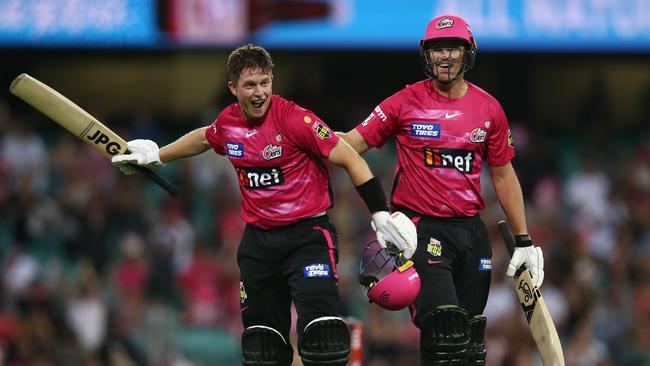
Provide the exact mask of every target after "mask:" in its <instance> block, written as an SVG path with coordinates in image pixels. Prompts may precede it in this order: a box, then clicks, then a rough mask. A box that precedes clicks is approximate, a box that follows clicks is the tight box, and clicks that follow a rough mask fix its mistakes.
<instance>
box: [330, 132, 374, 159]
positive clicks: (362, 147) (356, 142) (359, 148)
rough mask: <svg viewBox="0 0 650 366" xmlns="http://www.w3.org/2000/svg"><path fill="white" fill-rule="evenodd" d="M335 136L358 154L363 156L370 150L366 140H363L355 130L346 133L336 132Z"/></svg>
mask: <svg viewBox="0 0 650 366" xmlns="http://www.w3.org/2000/svg"><path fill="white" fill-rule="evenodd" d="M336 134H337V135H339V136H340V137H341V138H342V139H343V140H345V142H347V143H348V144H349V145H350V146H352V148H353V149H354V150H355V151H356V152H358V153H359V154H363V153H364V152H366V151H368V150H369V149H370V145H368V143H367V142H366V139H364V138H363V136H361V134H360V133H359V131H357V130H356V129H353V130H350V131H348V132H337V133H336Z"/></svg>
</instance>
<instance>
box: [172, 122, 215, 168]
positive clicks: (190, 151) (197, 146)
mask: <svg viewBox="0 0 650 366" xmlns="http://www.w3.org/2000/svg"><path fill="white" fill-rule="evenodd" d="M206 128H207V127H201V128H197V129H196V130H194V131H192V132H188V133H187V134H185V135H183V136H182V137H181V138H179V139H178V140H176V141H174V142H172V143H171V144H169V145H167V146H165V147H163V148H162V149H160V161H162V162H163V163H168V162H171V161H174V160H178V159H183V158H188V157H191V156H194V155H198V154H201V153H204V152H205V151H207V150H208V149H210V143H209V142H208V140H207V138H206V137H205V129H206Z"/></svg>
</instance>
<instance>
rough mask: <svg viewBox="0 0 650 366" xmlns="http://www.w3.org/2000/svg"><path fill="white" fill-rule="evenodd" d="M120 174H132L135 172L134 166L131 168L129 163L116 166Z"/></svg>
mask: <svg viewBox="0 0 650 366" xmlns="http://www.w3.org/2000/svg"><path fill="white" fill-rule="evenodd" d="M118 168H119V169H120V171H121V172H122V174H124V175H133V174H135V168H133V167H132V166H131V165H130V164H120V165H119V166H118Z"/></svg>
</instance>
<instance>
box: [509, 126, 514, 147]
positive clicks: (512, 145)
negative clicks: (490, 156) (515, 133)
mask: <svg viewBox="0 0 650 366" xmlns="http://www.w3.org/2000/svg"><path fill="white" fill-rule="evenodd" d="M508 146H510V147H511V148H513V149H514V148H515V140H514V139H513V138H512V132H510V129H508Z"/></svg>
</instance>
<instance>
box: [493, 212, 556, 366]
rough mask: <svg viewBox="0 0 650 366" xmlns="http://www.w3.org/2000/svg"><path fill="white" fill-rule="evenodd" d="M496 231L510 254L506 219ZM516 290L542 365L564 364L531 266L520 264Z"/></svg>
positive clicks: (510, 244) (509, 239)
mask: <svg viewBox="0 0 650 366" xmlns="http://www.w3.org/2000/svg"><path fill="white" fill-rule="evenodd" d="M498 226H499V231H500V232H501V236H502V237H503V241H504V242H505V243H506V246H507V248H508V252H509V253H510V255H512V253H513V252H514V247H515V240H514V238H513V237H512V233H510V230H509V229H508V225H507V223H506V222H505V221H503V220H502V221H499V224H498ZM514 279H515V292H516V293H517V297H518V298H519V303H520V304H521V309H522V310H523V311H524V315H525V316H526V321H528V325H529V326H530V334H531V335H532V336H533V339H534V340H535V344H536V345H537V350H538V351H539V354H540V356H541V357H542V362H543V363H544V366H564V354H563V353H562V344H561V343H560V337H559V336H558V334H557V329H555V324H553V319H552V318H551V314H550V313H549V312H548V307H546V302H544V298H543V297H542V292H541V291H540V290H539V288H537V286H535V283H534V282H533V277H532V275H531V274H530V270H529V269H527V268H526V266H525V265H522V266H521V267H520V268H519V269H518V270H517V272H516V273H515V276H514Z"/></svg>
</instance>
